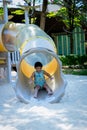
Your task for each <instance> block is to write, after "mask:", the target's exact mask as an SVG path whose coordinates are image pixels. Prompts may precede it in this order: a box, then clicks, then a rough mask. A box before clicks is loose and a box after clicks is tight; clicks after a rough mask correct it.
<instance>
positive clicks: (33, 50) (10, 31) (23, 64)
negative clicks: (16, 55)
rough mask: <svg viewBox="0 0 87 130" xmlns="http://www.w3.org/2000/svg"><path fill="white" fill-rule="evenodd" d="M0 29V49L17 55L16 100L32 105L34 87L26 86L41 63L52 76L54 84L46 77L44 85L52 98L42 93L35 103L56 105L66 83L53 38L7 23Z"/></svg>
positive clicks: (35, 29) (32, 28) (34, 26)
mask: <svg viewBox="0 0 87 130" xmlns="http://www.w3.org/2000/svg"><path fill="white" fill-rule="evenodd" d="M1 26H2V27H1V28H2V30H1V39H0V46H2V47H0V48H1V49H2V50H5V51H15V50H19V51H20V60H19V63H18V65H17V72H18V79H17V82H16V86H15V92H16V95H17V97H18V98H19V99H20V100H21V101H23V102H25V103H28V102H31V99H32V97H33V91H34V84H31V85H29V83H28V82H29V77H30V75H31V74H32V72H33V71H34V63H35V62H36V61H40V62H42V64H43V69H44V70H46V71H47V72H48V73H50V74H51V75H52V76H53V81H50V80H49V79H48V78H47V77H46V81H47V83H48V84H49V86H50V87H51V89H52V90H53V93H54V94H53V95H52V96H50V97H49V98H48V96H47V94H46V92H45V91H43V92H42V91H41V92H40V94H39V97H38V99H39V100H40V101H42V100H43V101H47V102H57V101H59V99H60V97H61V96H62V95H63V94H64V91H65V86H66V80H65V78H64V75H63V73H62V70H61V67H62V64H61V61H60V60H59V58H58V56H57V52H56V47H55V44H54V42H53V40H52V38H51V37H49V36H48V35H47V34H46V33H45V32H44V31H43V30H41V29H40V28H39V27H38V26H36V25H34V24H29V25H26V24H17V23H12V22H8V23H6V24H4V25H1Z"/></svg>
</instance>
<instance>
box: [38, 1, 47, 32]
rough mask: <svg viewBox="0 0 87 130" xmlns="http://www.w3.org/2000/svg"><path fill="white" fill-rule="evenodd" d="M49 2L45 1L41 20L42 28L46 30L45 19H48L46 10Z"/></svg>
mask: <svg viewBox="0 0 87 130" xmlns="http://www.w3.org/2000/svg"><path fill="white" fill-rule="evenodd" d="M47 4H48V0H43V6H42V12H41V18H40V28H41V29H43V30H44V29H45V19H46V9H47Z"/></svg>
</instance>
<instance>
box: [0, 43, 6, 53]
mask: <svg viewBox="0 0 87 130" xmlns="http://www.w3.org/2000/svg"><path fill="white" fill-rule="evenodd" d="M0 51H1V52H4V51H7V50H6V48H5V47H4V46H3V45H2V44H1V43H0Z"/></svg>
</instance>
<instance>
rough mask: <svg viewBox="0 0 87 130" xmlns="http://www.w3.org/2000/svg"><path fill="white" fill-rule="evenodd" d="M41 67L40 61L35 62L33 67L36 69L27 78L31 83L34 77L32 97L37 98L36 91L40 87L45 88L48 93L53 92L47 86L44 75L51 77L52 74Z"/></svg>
mask: <svg viewBox="0 0 87 130" xmlns="http://www.w3.org/2000/svg"><path fill="white" fill-rule="evenodd" d="M42 67H43V65H42V63H41V62H36V63H35V65H34V68H35V70H36V71H34V72H33V73H32V75H31V77H30V80H29V82H30V83H31V82H32V81H33V78H34V84H35V89H34V98H37V95H38V91H39V89H42V88H45V89H46V91H47V92H48V94H49V95H52V94H53V92H52V90H51V89H50V88H49V86H48V85H47V83H46V80H45V77H44V75H46V76H48V77H49V78H50V79H52V76H51V75H50V74H49V73H47V72H46V71H44V70H42Z"/></svg>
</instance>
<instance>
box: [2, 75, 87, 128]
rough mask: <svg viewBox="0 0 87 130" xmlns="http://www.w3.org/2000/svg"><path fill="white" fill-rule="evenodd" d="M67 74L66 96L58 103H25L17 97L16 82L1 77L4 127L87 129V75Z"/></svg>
mask: <svg viewBox="0 0 87 130" xmlns="http://www.w3.org/2000/svg"><path fill="white" fill-rule="evenodd" d="M65 77H66V79H67V81H68V85H67V87H66V91H65V95H64V96H63V98H62V99H61V101H60V102H59V103H55V104H50V103H41V102H40V103H35V102H33V103H30V104H24V103H22V102H20V101H19V100H18V99H17V98H16V96H15V92H14V89H13V85H14V83H15V82H14V83H13V82H12V83H7V81H6V80H0V130H87V76H74V75H65ZM13 78H14V77H13ZM13 80H14V79H13Z"/></svg>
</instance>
